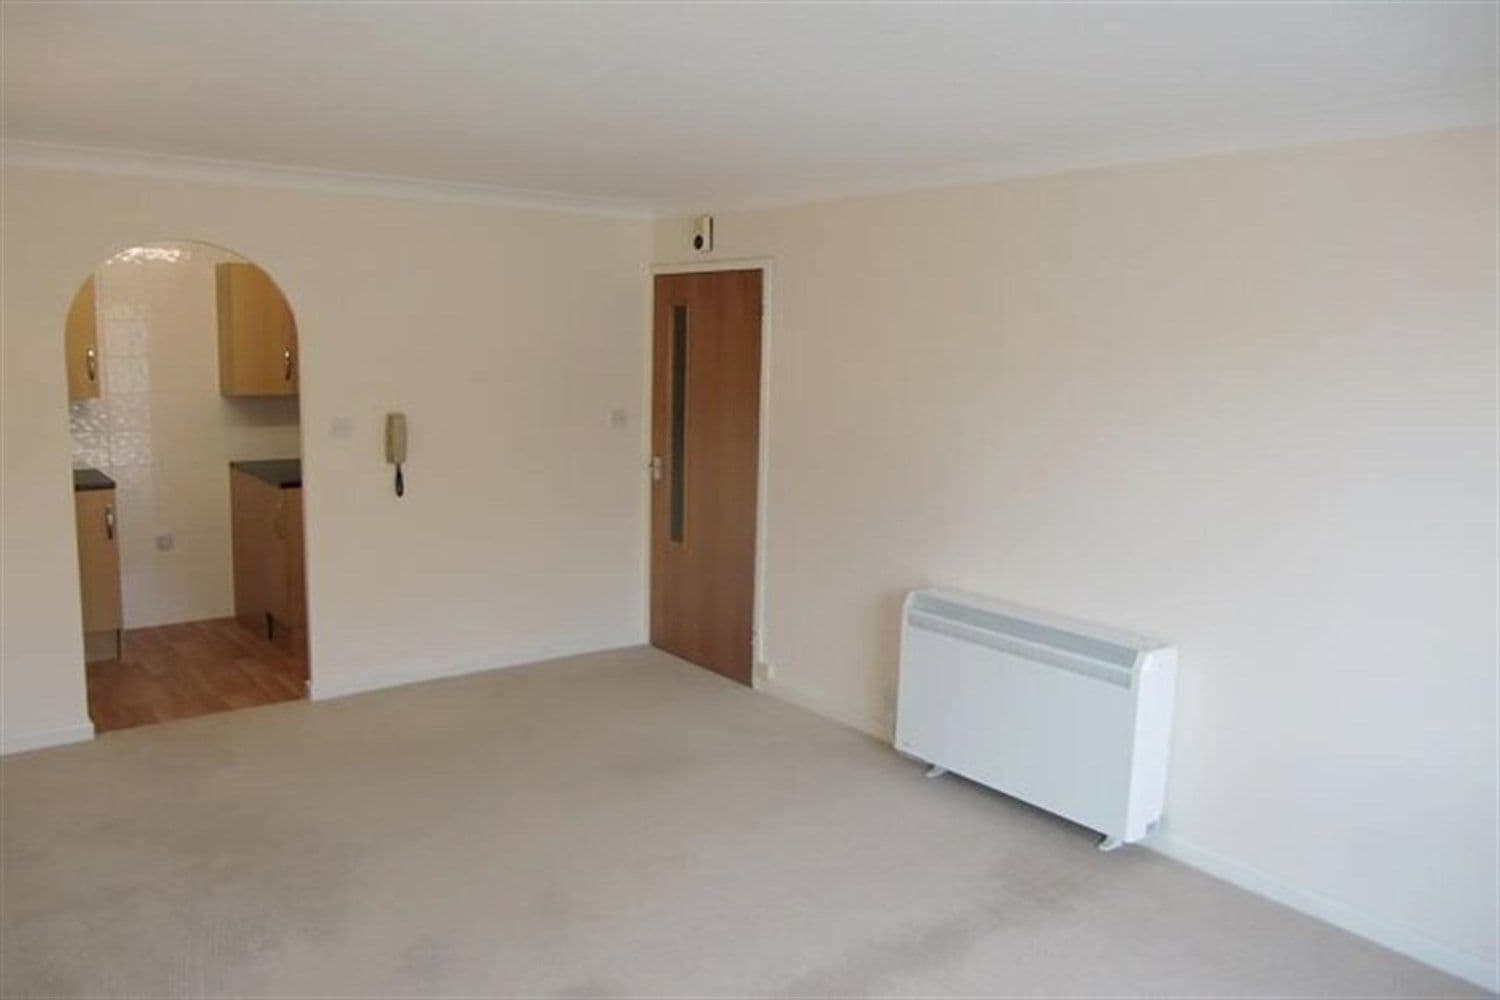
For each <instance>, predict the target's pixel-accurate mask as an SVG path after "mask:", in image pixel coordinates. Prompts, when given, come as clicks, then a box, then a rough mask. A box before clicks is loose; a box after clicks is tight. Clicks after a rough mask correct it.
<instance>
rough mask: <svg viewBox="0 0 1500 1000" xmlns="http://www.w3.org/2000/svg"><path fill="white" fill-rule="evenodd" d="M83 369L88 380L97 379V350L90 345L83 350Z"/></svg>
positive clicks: (95, 380)
mask: <svg viewBox="0 0 1500 1000" xmlns="http://www.w3.org/2000/svg"><path fill="white" fill-rule="evenodd" d="M83 370H84V372H85V373H86V374H87V375H88V377H89V381H90V382H97V381H99V352H98V351H96V350H94V349H93V348H92V347H90V348H89V349H88V350H86V351H84V352H83Z"/></svg>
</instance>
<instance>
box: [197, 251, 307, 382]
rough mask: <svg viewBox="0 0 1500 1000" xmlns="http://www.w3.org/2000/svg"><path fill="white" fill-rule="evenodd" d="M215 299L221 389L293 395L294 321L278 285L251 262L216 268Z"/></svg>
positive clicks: (295, 378) (296, 378) (296, 377)
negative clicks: (216, 301) (217, 316)
mask: <svg viewBox="0 0 1500 1000" xmlns="http://www.w3.org/2000/svg"><path fill="white" fill-rule="evenodd" d="M214 279H215V282H216V284H217V288H218V303H219V392H220V393H222V394H223V395H225V396H295V395H297V391H298V382H299V375H298V369H299V367H300V366H299V363H298V362H299V359H298V357H297V322H296V320H295V319H294V318H293V316H292V309H291V306H289V305H287V301H286V298H285V296H283V295H282V294H281V289H279V288H277V287H276V282H274V281H272V280H271V276H270V275H269V274H267V273H266V272H264V271H262V270H261V269H260V268H258V267H256V266H255V265H254V264H247V263H228V264H219V265H216V266H215V268H214Z"/></svg>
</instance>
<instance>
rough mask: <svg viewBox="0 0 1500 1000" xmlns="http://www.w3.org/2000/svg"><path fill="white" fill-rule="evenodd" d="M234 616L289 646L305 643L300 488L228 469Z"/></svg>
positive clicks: (294, 647) (298, 648)
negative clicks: (281, 484) (279, 484)
mask: <svg viewBox="0 0 1500 1000" xmlns="http://www.w3.org/2000/svg"><path fill="white" fill-rule="evenodd" d="M229 505H230V525H231V532H232V535H233V555H234V614H235V617H236V618H238V619H239V620H240V621H241V622H243V623H244V624H245V625H246V626H247V627H248V628H251V629H253V630H255V631H256V632H258V633H260V634H261V635H264V636H265V637H266V638H268V639H270V640H271V641H273V642H275V643H276V644H277V645H280V646H282V647H283V648H285V649H289V650H292V651H297V652H300V651H302V650H304V649H305V648H306V644H307V589H306V584H305V583H304V566H303V554H302V552H303V548H302V488H301V487H300V486H277V485H275V484H273V483H268V482H266V481H264V480H262V479H259V478H257V477H255V476H253V475H250V474H249V473H246V472H242V471H240V470H238V469H231V470H230V472H229Z"/></svg>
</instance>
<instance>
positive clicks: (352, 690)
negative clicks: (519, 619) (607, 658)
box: [308, 642, 641, 701]
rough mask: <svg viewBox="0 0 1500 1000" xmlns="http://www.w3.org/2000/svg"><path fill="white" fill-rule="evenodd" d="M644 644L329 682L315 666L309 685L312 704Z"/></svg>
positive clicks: (567, 649)
mask: <svg viewBox="0 0 1500 1000" xmlns="http://www.w3.org/2000/svg"><path fill="white" fill-rule="evenodd" d="M640 645H641V643H639V642H631V643H625V644H622V645H610V646H592V645H590V646H582V647H577V646H554V647H548V648H544V649H535V650H530V651H528V652H526V653H524V654H522V655H521V656H519V657H517V658H514V659H508V660H499V659H495V660H479V661H476V662H473V663H457V664H448V665H446V666H443V667H439V668H438V669H433V668H432V667H431V666H430V665H428V664H426V663H424V662H421V661H415V662H413V663H412V664H411V665H410V666H409V667H407V668H404V669H400V670H396V671H386V672H383V673H379V674H359V675H354V676H347V677H338V678H334V679H333V680H328V679H327V678H326V676H324V677H320V676H319V673H318V668H317V666H316V664H315V665H314V666H313V668H312V678H311V683H310V684H309V686H308V698H309V700H311V701H328V700H330V699H333V698H347V697H349V696H350V695H356V694H366V693H368V692H371V691H384V690H385V689H386V688H394V687H405V686H406V685H407V684H424V683H426V682H427V681H443V680H449V679H452V678H456V677H467V676H468V675H470V674H482V673H485V672H487V671H490V670H505V669H508V668H510V667H525V666H531V665H533V664H539V663H546V662H548V661H549V660H562V659H566V658H568V657H570V656H586V655H588V654H590V653H608V652H613V651H614V650H617V649H635V648H637V647H639V646H640Z"/></svg>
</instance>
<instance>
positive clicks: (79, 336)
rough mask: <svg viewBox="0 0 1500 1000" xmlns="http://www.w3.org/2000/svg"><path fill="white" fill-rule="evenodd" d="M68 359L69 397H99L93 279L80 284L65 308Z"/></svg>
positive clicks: (97, 321)
mask: <svg viewBox="0 0 1500 1000" xmlns="http://www.w3.org/2000/svg"><path fill="white" fill-rule="evenodd" d="M64 344H65V347H64V350H65V352H66V355H67V362H68V399H70V400H73V399H96V398H97V397H98V396H99V377H100V375H99V313H98V309H97V307H96V306H95V303H94V279H93V276H92V275H90V277H89V280H87V281H85V282H84V283H83V287H82V288H80V289H79V290H78V294H77V295H75V296H73V304H72V305H71V306H69V307H68V321H67V326H66V327H65V330H64Z"/></svg>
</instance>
